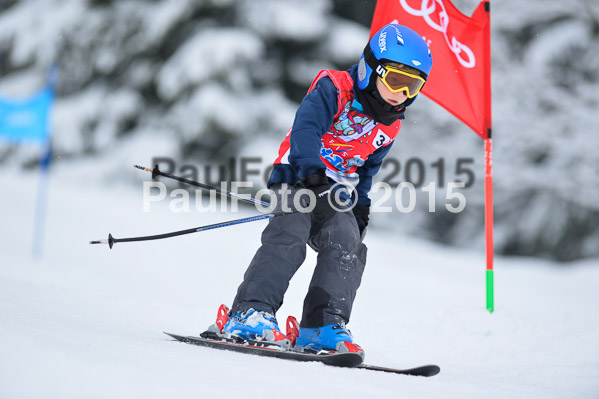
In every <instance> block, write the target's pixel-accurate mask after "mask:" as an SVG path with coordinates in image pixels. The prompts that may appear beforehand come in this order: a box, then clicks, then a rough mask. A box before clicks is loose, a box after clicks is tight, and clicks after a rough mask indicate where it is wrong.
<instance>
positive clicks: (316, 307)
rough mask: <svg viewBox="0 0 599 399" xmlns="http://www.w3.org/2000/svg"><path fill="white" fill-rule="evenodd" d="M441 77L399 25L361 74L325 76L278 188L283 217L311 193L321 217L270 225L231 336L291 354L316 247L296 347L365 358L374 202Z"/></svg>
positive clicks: (285, 154)
mask: <svg viewBox="0 0 599 399" xmlns="http://www.w3.org/2000/svg"><path fill="white" fill-rule="evenodd" d="M431 67H432V57H431V54H430V50H429V48H428V45H427V44H426V42H425V41H424V40H423V39H422V37H420V36H419V35H418V34H417V33H416V32H414V31H413V30H411V29H410V28H407V27H405V26H401V25H397V24H390V25H386V26H384V27H383V28H382V29H381V30H379V31H378V32H377V33H376V34H375V35H374V36H373V37H372V39H371V40H370V41H369V43H367V45H366V47H365V49H364V52H363V54H362V56H361V58H360V61H359V63H358V64H357V65H353V66H352V67H351V68H350V69H349V70H347V71H335V70H323V71H321V72H320V73H319V74H318V76H316V78H315V79H314V82H313V83H312V85H311V86H310V89H309V90H308V94H307V95H306V97H305V98H304V100H303V101H302V103H301V105H300V107H299V108H298V110H297V113H296V116H295V120H294V123H293V126H292V128H291V129H290V131H289V133H288V134H287V136H286V138H285V140H284V141H283V143H282V144H281V147H280V149H279V156H278V158H277V159H276V161H275V162H274V169H273V171H272V174H271V176H270V180H269V183H268V186H269V188H270V189H271V190H272V191H274V192H275V193H276V195H277V208H276V209H275V210H281V209H282V206H283V204H282V202H283V199H284V198H283V197H285V196H286V198H285V205H286V206H289V207H291V208H292V209H293V207H294V205H293V200H292V199H293V198H294V195H295V194H297V192H298V191H299V190H300V189H302V188H303V189H308V190H311V191H312V192H313V193H314V194H315V198H316V203H315V204H310V205H311V206H313V207H314V209H313V211H312V212H310V213H306V212H303V213H302V212H298V213H293V214H289V215H284V216H280V217H275V218H272V219H270V221H269V223H268V225H267V227H266V228H265V230H264V232H263V233H262V246H261V247H260V248H259V249H258V251H257V253H256V254H255V256H254V258H253V260H252V262H251V263H250V265H249V267H248V269H247V271H246V272H245V275H244V280H243V282H242V283H241V285H240V286H239V288H238V291H237V295H236V297H235V299H234V301H233V305H232V307H231V310H230V312H229V314H228V316H229V318H228V321H226V324H225V325H224V328H219V330H220V332H221V333H224V334H228V335H233V336H237V337H239V338H242V339H244V340H247V339H256V338H258V339H265V340H270V341H285V345H288V340H287V339H286V337H285V336H284V335H283V334H282V333H281V332H280V329H279V326H278V324H277V320H276V318H275V314H276V312H277V310H278V309H279V308H280V307H281V305H282V304H283V296H284V294H285V291H286V290H287V288H288V286H289V281H290V280H291V278H292V276H293V275H294V273H295V272H296V271H297V270H298V268H299V267H300V266H301V264H302V263H303V262H304V260H305V256H306V244H309V245H310V246H311V247H312V248H313V249H315V250H316V251H317V252H318V260H317V264H316V268H315V270H314V274H313V276H312V281H311V283H310V287H309V289H308V293H307V295H306V298H305V301H304V305H303V315H302V319H301V323H300V325H299V337H297V340H296V342H295V345H296V347H300V348H307V349H313V350H323V349H324V350H335V351H346V352H347V351H350V352H355V351H358V352H360V353H361V354H362V355H363V351H362V349H361V348H360V347H359V346H358V345H357V344H355V343H353V339H352V336H351V334H350V332H349V330H347V328H346V323H348V322H349V319H350V314H351V310H352V305H353V302H354V298H355V296H356V292H357V290H358V287H359V286H360V282H361V279H362V273H363V271H364V266H365V264H366V246H365V245H364V244H363V243H362V239H363V237H364V234H365V232H366V226H367V225H368V221H369V213H370V199H369V198H368V192H369V191H370V188H371V185H372V178H373V176H374V175H375V174H376V173H377V172H378V170H379V168H380V167H381V164H382V161H383V158H384V157H385V155H387V153H388V152H389V150H390V148H391V145H392V144H393V141H394V140H395V137H396V136H397V133H398V132H399V129H400V126H401V120H402V119H403V118H404V112H405V110H406V107H408V106H409V105H410V104H412V102H413V101H414V100H415V98H416V95H417V94H418V93H419V92H420V90H421V89H422V87H423V85H424V83H425V81H426V79H427V77H428V75H429V73H430V70H431ZM336 182H342V183H344V184H346V183H348V182H349V183H350V184H352V185H353V186H354V187H355V190H354V191H353V195H352V201H353V203H352V205H353V209H351V207H350V206H347V205H345V206H344V205H341V204H339V203H337V202H338V201H337V202H336V200H335V199H334V197H335V196H334V195H333V191H334V190H331V188H332V186H333V185H335V183H336ZM350 209H351V211H350ZM217 324H218V323H217ZM222 324H224V321H221V326H220V327H222Z"/></svg>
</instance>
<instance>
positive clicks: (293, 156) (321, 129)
mask: <svg viewBox="0 0 599 399" xmlns="http://www.w3.org/2000/svg"><path fill="white" fill-rule="evenodd" d="M357 69H358V66H357V65H353V66H352V67H351V68H350V69H349V70H348V72H349V74H350V77H351V78H352V79H353V80H354V82H355V81H356V80H357ZM356 90H357V88H356V85H355V84H354V100H353V103H352V108H354V109H356V110H357V111H359V112H361V113H364V110H363V108H362V104H360V103H359V102H358V101H357V96H356V95H355V91H356ZM337 104H338V94H337V88H336V87H335V85H334V84H333V82H332V80H331V79H330V78H329V77H323V78H322V79H320V80H319V81H318V83H317V85H316V87H315V88H314V89H313V90H312V91H310V92H309V93H308V94H307V95H306V97H304V99H303V101H302V103H301V104H300V106H299V108H298V110H297V112H296V114H295V120H294V122H293V127H292V129H291V132H292V133H291V136H290V145H291V147H290V153H289V164H275V165H274V168H273V171H272V173H271V175H270V180H269V181H268V187H270V186H271V185H272V184H276V183H287V184H290V185H293V184H298V183H299V182H301V181H302V179H304V178H305V177H306V176H308V175H311V174H314V173H317V172H319V171H321V170H323V169H325V165H324V164H323V162H322V160H321V159H320V148H321V139H322V136H323V135H324V134H325V133H326V132H328V131H329V129H330V128H331V126H332V124H333V122H334V117H335V115H336V113H337V111H338V109H337V108H338V105H337ZM402 119H403V118H402ZM391 146H392V143H391V144H389V145H386V146H383V147H380V148H378V149H377V150H376V151H374V153H372V154H371V155H370V156H369V157H368V159H367V160H366V161H365V162H364V164H363V165H362V166H360V167H358V169H357V170H356V173H357V174H358V175H359V177H360V181H359V183H358V184H357V186H356V191H357V194H358V202H357V204H358V205H361V206H369V205H370V199H369V198H368V193H369V192H370V188H371V187H372V178H373V176H374V175H376V174H377V172H378V171H379V169H380V167H381V165H382V163H383V159H384V158H385V156H386V155H387V153H388V152H389V150H390V149H391ZM332 183H333V182H332Z"/></svg>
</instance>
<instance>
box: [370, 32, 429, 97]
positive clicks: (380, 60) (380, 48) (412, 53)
mask: <svg viewBox="0 0 599 399" xmlns="http://www.w3.org/2000/svg"><path fill="white" fill-rule="evenodd" d="M386 62H394V63H398V64H403V65H406V66H408V67H410V68H412V69H416V70H418V71H419V73H420V74H421V76H422V77H423V78H424V79H425V80H426V79H427V78H428V75H429V73H430V71H431V68H432V66H433V58H432V55H431V51H430V49H429V47H428V44H427V43H426V41H425V40H424V39H423V38H422V37H421V36H420V35H419V34H418V33H416V32H414V31H413V30H412V29H410V28H408V27H407V26H403V25H398V24H389V25H385V26H383V27H382V28H381V29H380V30H379V31H378V32H377V33H375V35H374V36H373V37H372V38H371V39H370V41H369V42H368V44H366V47H365V48H364V52H363V53H362V57H360V62H359V63H358V88H359V89H361V90H368V91H374V90H375V82H376V77H377V74H376V73H373V71H376V70H377V67H379V66H382V65H383V64H384V63H386Z"/></svg>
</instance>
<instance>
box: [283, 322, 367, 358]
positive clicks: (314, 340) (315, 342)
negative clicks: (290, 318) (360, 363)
mask: <svg viewBox="0 0 599 399" xmlns="http://www.w3.org/2000/svg"><path fill="white" fill-rule="evenodd" d="M295 346H296V347H297V348H302V349H303V350H307V351H310V352H320V351H325V352H331V351H333V352H356V353H359V354H360V355H361V356H362V358H364V356H365V353H364V350H363V349H362V348H361V347H360V346H359V345H357V344H355V343H353V337H352V335H351V333H350V331H349V330H348V329H347V328H345V324H337V325H335V324H333V325H328V326H323V327H317V328H305V327H300V329H299V337H297V339H296V341H295Z"/></svg>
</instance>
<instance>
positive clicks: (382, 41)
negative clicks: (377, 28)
mask: <svg viewBox="0 0 599 399" xmlns="http://www.w3.org/2000/svg"><path fill="white" fill-rule="evenodd" d="M379 50H380V51H381V53H383V52H385V51H387V32H382V33H381V34H380V35H379Z"/></svg>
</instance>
